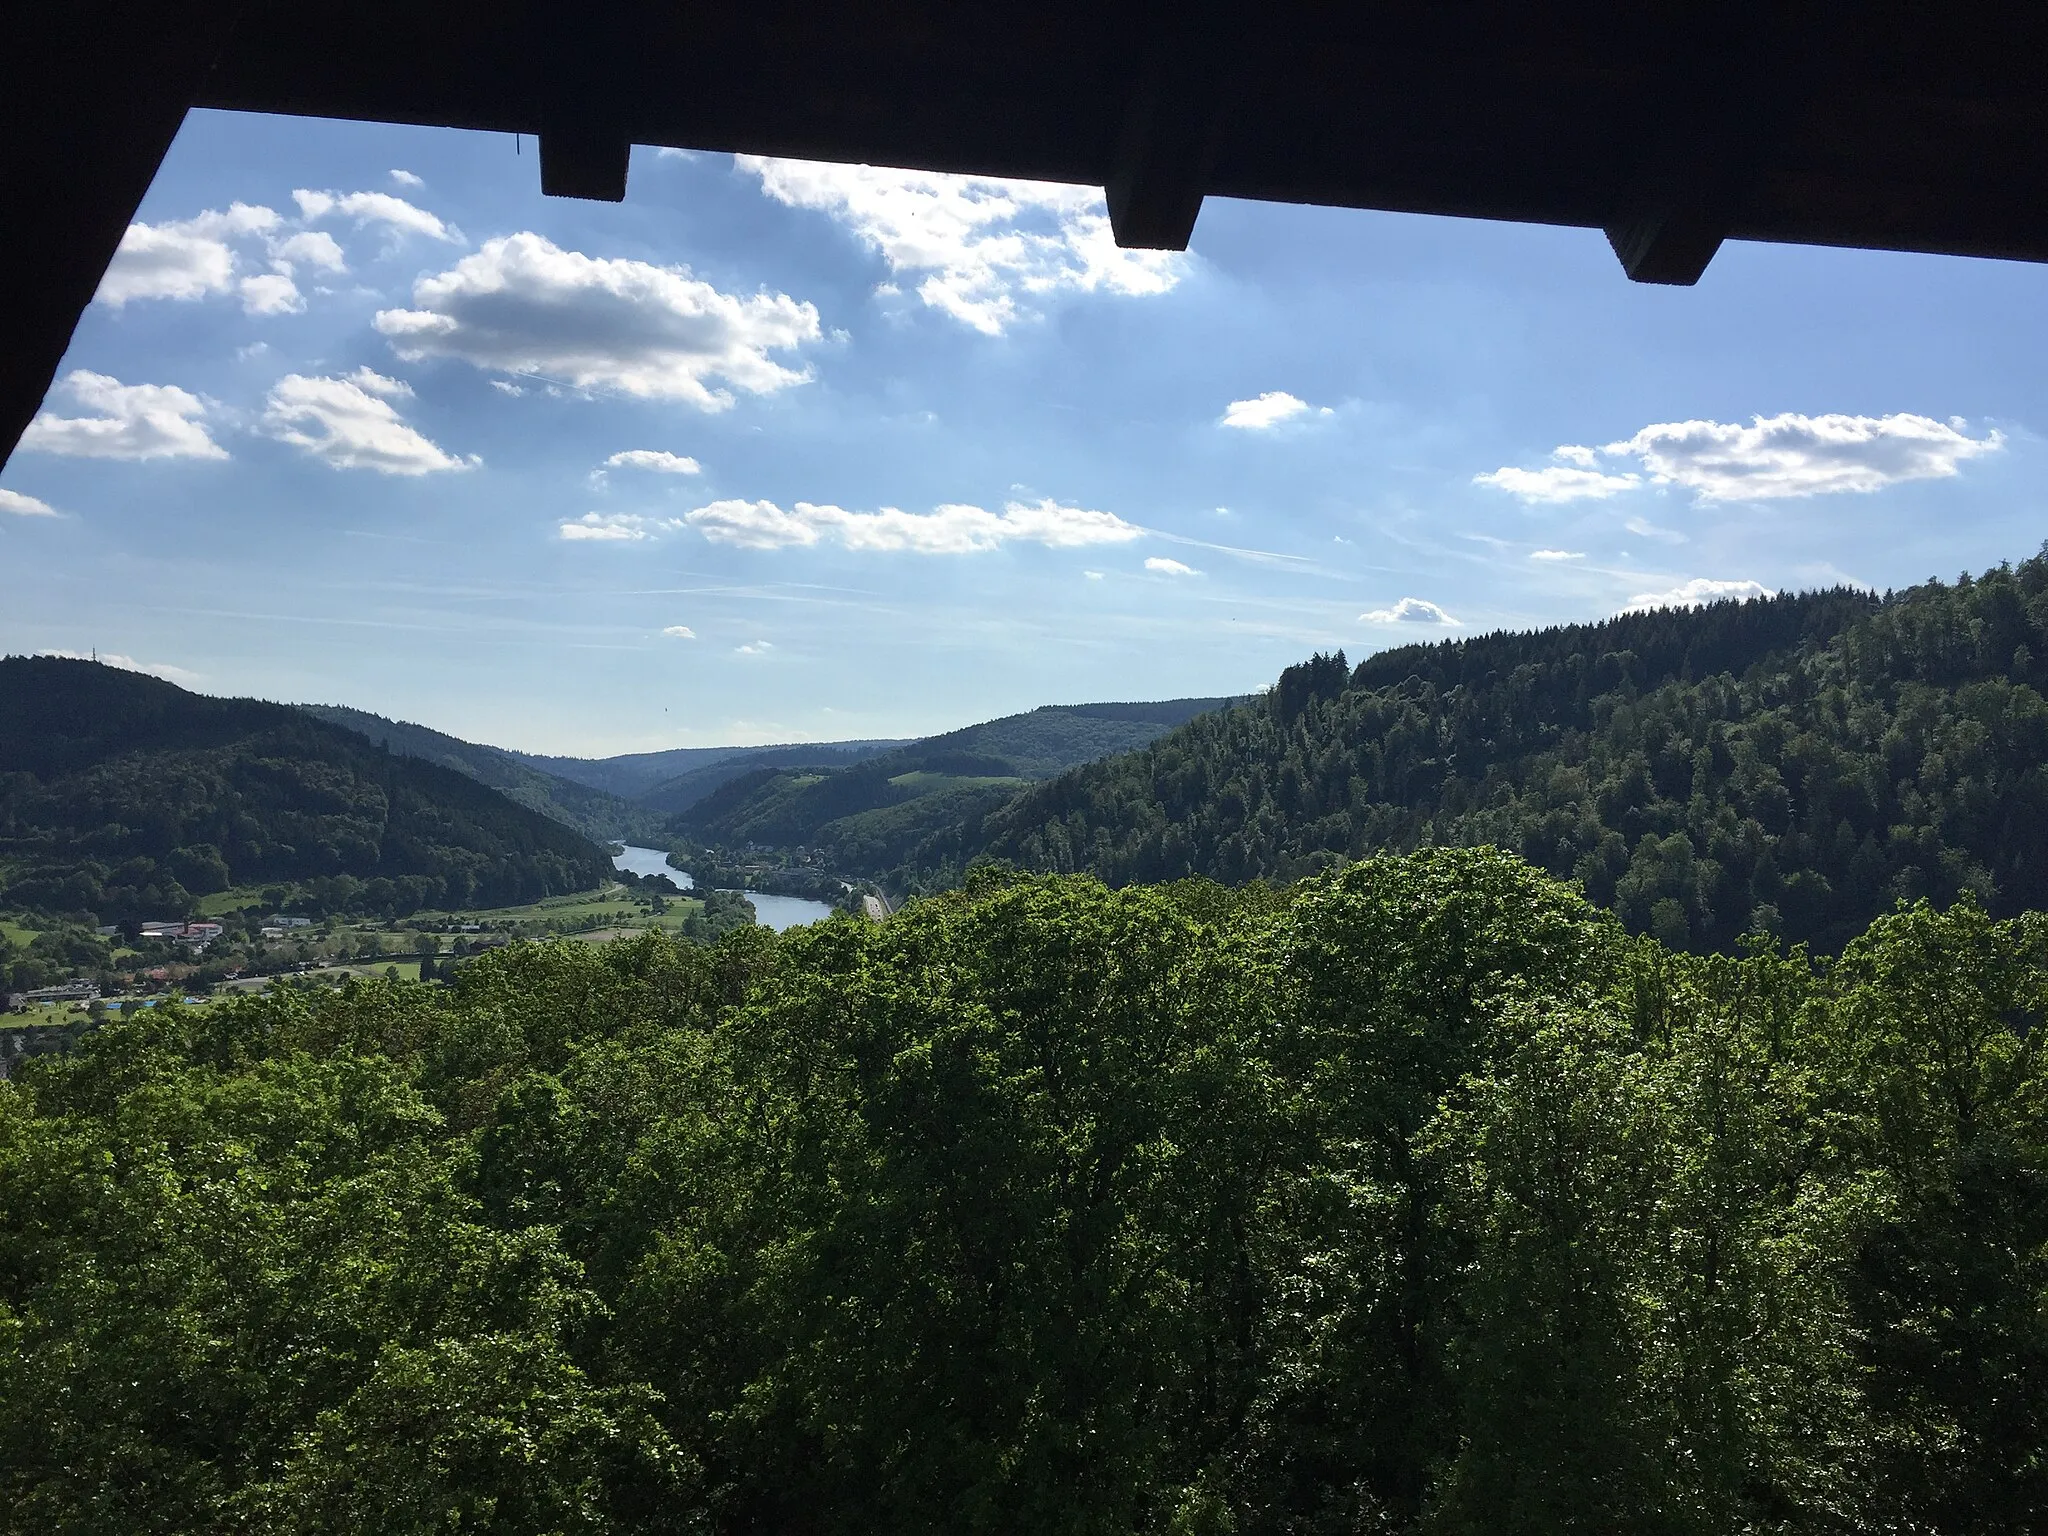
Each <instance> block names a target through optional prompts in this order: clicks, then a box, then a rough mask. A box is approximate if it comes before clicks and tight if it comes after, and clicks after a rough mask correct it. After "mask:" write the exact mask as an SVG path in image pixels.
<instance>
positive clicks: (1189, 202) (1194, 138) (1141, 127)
mask: <svg viewBox="0 0 2048 1536" xmlns="http://www.w3.org/2000/svg"><path fill="white" fill-rule="evenodd" d="M1219 22H1220V17H1219V8H1218V7H1216V6H1215V5H1212V4H1204V3H1195V4H1191V5H1189V6H1188V7H1187V8H1186V9H1185V10H1183V11H1181V12H1179V13H1178V14H1176V15H1175V16H1174V17H1173V18H1172V19H1171V20H1170V21H1169V20H1167V19H1166V18H1164V17H1162V18H1161V24H1160V28H1159V30H1158V31H1157V32H1156V33H1155V35H1154V36H1153V37H1151V38H1149V39H1148V40H1147V41H1146V43H1145V45H1144V46H1143V49H1142V52H1141V54H1140V59H1141V62H1140V64H1139V66H1138V70H1137V75H1136V78H1135V80H1134V81H1133V84H1132V89H1131V94H1130V98H1129V101H1128V103H1127V105H1126V106H1125V108H1124V115H1123V128H1122V131H1121V133H1119V134H1118V136H1117V143H1116V152H1115V157H1114V159H1113V161H1112V162H1111V166H1110V173H1109V178H1108V180H1107V182H1106V183H1105V184H1104V186H1103V189H1102V190H1103V196H1104V199H1105V201H1107V202H1108V204H1109V227H1110V231H1111V233H1112V234H1113V235H1114V236H1115V237H1116V243H1117V244H1118V245H1120V246H1122V247H1123V248H1124V249H1125V250H1144V251H1184V250H1186V249H1187V248H1188V241H1189V239H1190V238H1192V236H1193V235H1194V231H1195V220H1196V219H1197V218H1199V217H1200V216H1201V212H1202V199H1203V197H1204V196H1206V195H1207V193H1208V190H1209V176H1210V173H1211V171H1212V170H1213V169H1214V168H1215V164H1216V146H1217V141H1218V139H1219V138H1220V137H1221V134H1222V130H1223V119H1224V106H1225V98H1226V95H1227V92H1228V88H1229V86H1230V84H1231V82H1232V79H1233V74H1232V71H1231V69H1230V67H1229V63H1228V60H1227V59H1226V56H1225V52H1224V46H1223V33H1222V28H1221V26H1220V24H1219Z"/></svg>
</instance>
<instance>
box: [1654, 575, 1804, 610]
mask: <svg viewBox="0 0 2048 1536" xmlns="http://www.w3.org/2000/svg"><path fill="white" fill-rule="evenodd" d="M1777 595H1778V594H1777V593H1775V592H1773V591H1772V590H1771V589H1770V588H1769V587H1767V586H1765V585H1764V584H1763V583H1762V582H1760V581H1715V580H1713V579H1711V578H1709V577H1705V576H1695V577H1694V578H1693V579H1692V580H1691V581H1682V582H1680V583H1679V584H1678V585H1677V586H1675V587H1673V588H1672V589H1671V590H1670V591H1668V592H1638V593H1637V594H1636V595H1635V596H1634V597H1632V598H1630V599H1629V600H1628V606H1627V607H1626V608H1624V609H1622V610H1621V611H1622V612H1623V613H1638V612H1640V611H1642V610H1643V609H1645V608H1697V607H1699V606H1700V605H1701V604H1703V603H1718V602H1720V601H1722V600H1723V599H1724V598H1731V597H1733V598H1750V597H1776V596H1777Z"/></svg>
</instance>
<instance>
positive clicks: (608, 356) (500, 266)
mask: <svg viewBox="0 0 2048 1536" xmlns="http://www.w3.org/2000/svg"><path fill="white" fill-rule="evenodd" d="M413 303H414V304H415V305H416V306H417V307H416V308H413V309H387V310H382V311H380V312H379V313H378V315H377V321H376V324H377V329H378V330H379V331H381V332H383V333H384V335H385V336H387V337H388V338H390V341H391V346H392V349H393V350H394V351H396V352H397V353H398V355H399V356H400V357H402V358H405V359H406V360H407V361H409V362H414V361H419V360H421V359H424V358H430V357H454V358H460V359H461V360H463V361H464V362H467V363H472V364H474V365H475V366H477V367H479V368H488V369H493V370H496V371H499V372H503V373H511V374H538V375H542V376H544V377H549V378H556V379H566V380H568V381H569V382H570V383H572V384H575V385H577V386H579V387H582V388H606V389H616V390H621V391H623V392H624V393H626V394H629V395H639V396H642V397H645V398H649V399H667V400H684V401H688V402H689V403H690V404H692V405H695V406H697V407H698V408H699V409H702V410H707V411H718V410H723V409H725V408H726V407H727V406H729V405H731V404H732V399H733V397H732V395H731V393H730V392H729V391H727V390H724V389H713V388H711V387H710V385H709V384H708V382H707V381H709V380H712V379H722V380H724V381H725V382H726V383H727V384H730V385H732V386H734V387H736V388H739V389H743V390H745V391H747V392H748V393H750V394H757V395H765V394H769V393H772V392H773V391H775V390H778V389H783V388H786V387H788V386H789V385H791V384H800V383H802V382H804V381H805V380H806V379H808V378H809V377H810V374H809V372H808V371H804V372H797V371H795V370H792V369H789V368H785V367H783V366H782V365H781V364H780V363H777V362H774V361H772V360H771V359H770V358H769V356H768V354H769V353H770V352H777V351H789V350H792V349H794V348H797V347H800V346H802V345H804V344H805V343H807V342H813V341H816V340H817V339H818V337H819V327H818V312H817V310H816V309H814V308H813V307H812V306H811V305H809V304H801V303H798V302H797V301H796V300H795V299H792V298H790V297H788V296H787V295H786V294H779V293H778V294H766V293H757V294H753V295H751V296H746V297H742V296H738V295H734V294H728V293H721V292H719V291H718V289H716V288H714V287H712V286H711V285H710V284H709V283H706V282H701V281H699V280H698V279H696V278H694V277H692V276H690V274H689V271H688V269H686V268H683V267H657V266H654V265H652V264H650V263H648V262H644V261H624V260H607V259H600V258H597V257H592V256H586V255H584V254H583V253H582V252H580V251H565V250H562V249H561V248H560V247H558V246H557V245H555V244H554V243H553V242H552V241H550V240H547V239H545V238H543V237H542V236H540V235H536V234H531V233H527V234H518V235H510V236H506V237H504V238H502V239H497V240H491V241H488V242H487V243H486V244H485V245H484V247H483V248H482V249H481V250H479V251H477V252H476V253H475V254H473V255H470V256H465V257H464V258H463V259H462V260H461V261H459V262H457V263H456V264H455V265H454V266H453V267H451V268H450V269H449V270H448V271H446V272H442V273H439V274H438V275H436V276H432V277H423V278H421V279H420V280H419V281H418V282H417V283H415V284H414V285H413Z"/></svg>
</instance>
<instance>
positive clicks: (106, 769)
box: [0, 657, 609, 922]
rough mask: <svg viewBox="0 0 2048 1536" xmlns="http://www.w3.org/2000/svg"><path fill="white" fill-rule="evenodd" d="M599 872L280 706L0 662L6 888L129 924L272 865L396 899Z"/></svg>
mask: <svg viewBox="0 0 2048 1536" xmlns="http://www.w3.org/2000/svg"><path fill="white" fill-rule="evenodd" d="M608 872H609V862H608V861H607V860H606V859H605V857H604V855H603V853H602V851H601V850H599V849H598V848H597V847H595V846H594V845H593V844H591V843H589V842H587V841H586V840H585V839H583V838H581V837H579V836H577V835H576V834H575V833H573V832H571V831H569V830H568V829H567V828H565V827H562V826H560V825H558V824H556V823H555V822H552V821H549V820H547V819H546V818H545V817H542V816H539V815H536V814H535V813H534V812H532V811H529V810H526V809H524V808H522V807H520V806H516V805H514V804H512V803H511V802H510V801H508V800H506V799H505V798H504V797H502V796H500V795H499V794H497V793H496V792H494V791H492V790H490V789H487V788H485V787H484V786H483V785H481V784H478V783H476V782H475V781H473V780H471V779H469V778H466V777H464V776H463V775H461V774H458V773H455V772H453V771H451V770H448V769H445V768H439V767H435V766H433V765H431V764H428V763H425V762H421V761H419V760H417V759H414V758H409V757H403V756H394V755H392V754H390V753H387V752H384V751H381V750H380V749H379V748H377V747H376V746H373V745H372V744H370V743H369V742H367V741H365V740H363V739H362V738H361V737H359V736H357V735H356V734H355V733H353V732H351V731H347V730H343V729H341V728H339V727H337V726H332V725H328V724H325V723H323V722H321V721H318V720H315V719H313V718H312V717H311V716H309V715H306V714H304V713H302V712H301V711H299V710H295V709H289V708H286V707H284V706H282V705H276V704H263V703H258V702H256V701H254V700H249V699H212V698H206V697H203V696H200V695H196V694H189V693H186V692H184V691H183V690H182V689H179V688H176V687H173V686H172V685H171V684H169V683H164V682H159V681H157V680H156V679H154V678H150V677H143V676H140V675H138V674H136V673H132V672H123V671H117V670H116V669H114V668H112V667H101V666H96V665H94V664H92V663H90V662H82V661H67V660H60V659H56V658H51V657H9V658H6V659H5V660H0V876H4V880H5V896H6V899H7V900H8V901H10V902H11V903H14V904H16V905H19V906H23V907H28V908H33V909H38V910H41V911H45V912H52V913H88V914H97V915H98V916H99V917H100V918H102V919H104V920H105V921H108V922H116V921H120V922H132V921H137V920H140V919H143V918H159V917H178V916H182V915H185V914H186V913H187V912H189V911H190V910H191V909H192V907H193V906H194V904H195V902H196V900H197V899H198V898H199V897H201V896H204V895H207V894H210V893H213V892H217V891H222V890H225V889H227V888H228V887H229V886H230V885H249V884H259V883H262V882H266V881H288V882H296V883H298V884H299V885H300V886H301V888H302V894H303V895H305V896H306V897H307V899H309V900H311V901H312V902H314V903H315V904H317V905H319V906H322V907H325V908H326V909H328V910H343V911H370V912H380V913H385V914H402V913H406V912H411V911H416V910H418V909H420V908H422V907H442V908H449V907H462V906H488V905H494V904H498V903H506V904H510V903H517V902H525V901H532V900H535V899H537V898H540V897H542V896H547V895H551V894H554V893H557V892H562V891H572V890H583V889H588V888H590V887H592V886H595V885H598V884H599V883H601V882H602V881H603V879H604V878H605V876H606V875H607V874H608Z"/></svg>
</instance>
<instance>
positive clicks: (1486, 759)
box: [911, 557, 2048, 950]
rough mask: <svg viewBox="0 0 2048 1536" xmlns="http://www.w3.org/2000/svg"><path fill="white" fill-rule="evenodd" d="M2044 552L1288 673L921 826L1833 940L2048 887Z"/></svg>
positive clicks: (1173, 861) (1121, 877) (946, 853)
mask: <svg viewBox="0 0 2048 1536" xmlns="http://www.w3.org/2000/svg"><path fill="white" fill-rule="evenodd" d="M2044 688H2048V559H2043V558H2039V557H2037V558H2035V559H2032V560H2028V561H2026V562H2024V563H2022V564H2021V565H2019V566H2018V567H2016V568H2004V567H2001V568H1999V569H1997V570H1994V571H1991V572H1989V573H1988V574H1986V575H1985V576H1983V577H1982V578H1980V579H1976V580H1972V579H1970V578H1968V577H1964V578H1961V579H1959V580H1958V581H1957V582H1956V583H1954V584H1952V585H1951V584H1945V583H1940V582H1931V583H1929V584H1927V585H1925V586H1922V587H1916V588H1913V589H1911V590H1908V591H1904V592H1900V593H1896V594H1891V595H1888V596H1886V597H1884V598H1882V599H1880V598H1878V597H1876V596H1874V595H1870V594H1864V593H1858V592H1851V591H1833V592H1820V593H1810V594H1803V595H1799V596H1786V597H1778V598H1770V599H1760V600H1755V601H1751V602H1747V603H1722V604H1716V605H1713V606H1711V607H1707V608H1702V609H1694V610H1682V611H1675V610H1662V611H1658V612H1653V613H1641V614H1628V615H1623V616H1621V617H1619V618H1616V619H1613V620H1610V621H1608V622H1607V623H1605V624H1600V625H1580V626H1572V627H1569V628H1563V629H1555V630H1549V631H1545V632H1543V633H1540V634H1533V635H1491V636H1484V637H1481V638H1478V639H1474V640H1467V641H1459V642H1452V643H1447V644H1442V645H1435V646H1415V647H1408V648H1405V649H1402V650H1397V651H1390V652H1387V653H1384V654H1382V655H1378V656H1374V657H1372V658H1370V659H1368V660H1367V661H1365V662H1363V663H1362V664H1360V666H1359V667H1358V668H1357V669H1356V670H1355V671H1352V670H1349V669H1347V668H1346V666H1345V665H1344V663H1343V659H1342V658H1341V657H1331V658H1323V657H1318V658H1316V659H1315V660H1314V661H1311V662H1309V663H1305V664H1304V665H1302V666H1300V667H1295V668H1290V669H1289V670H1288V672H1287V673H1286V674H1285V675H1284V676H1283V677H1282V678H1281V680H1280V683H1279V685H1278V686H1277V687H1276V688H1275V689H1274V690H1272V692H1270V693H1269V694H1268V695H1266V696H1265V697H1264V698H1263V699H1261V700H1258V701H1254V702H1253V703H1250V704H1248V705H1245V706H1243V707H1240V708H1236V709H1231V710H1225V711H1220V712H1218V713H1215V714H1210V715H1204V716H1200V717H1198V718H1196V719H1195V720H1192V721H1190V722H1189V723H1188V724H1187V725H1185V726H1183V727H1181V728H1180V729H1179V730H1177V731H1175V732H1173V733H1172V734H1170V735H1168V736H1166V737H1163V738H1161V739H1160V740H1159V741H1158V742H1155V743H1154V744H1153V745H1152V746H1151V747H1149V748H1147V749H1146V750H1144V751H1142V752H1138V753H1134V754H1131V755H1129V756H1125V757H1121V758H1114V759H1110V760H1108V761H1105V762H1101V763H1096V764H1092V765H1090V766H1087V767H1084V768H1080V769H1077V770H1075V771H1074V772H1072V773H1069V774H1067V775H1065V776H1063V777H1061V778H1059V779H1056V780H1053V781H1051V782H1049V783H1046V784H1043V785H1039V786H1035V787H1034V788H1032V789H1031V790H1029V791H1027V792H1025V793H1024V794H1022V795H1021V796H1019V797H1018V798H1017V799H1016V800H1015V801H1013V802H1011V803H1010V804H1008V805H1005V806H1003V807H1001V808H999V809H997V810H995V811H993V812H991V813H990V814H988V815H987V816H986V817H984V818H981V819H979V820H977V821H975V822H972V823H969V824H967V825H965V826H963V827H962V828H960V829H959V830H958V831H956V832H953V833H950V834H944V835H941V836H938V837H935V838H933V839H931V840H929V841H928V842H927V843H926V844H925V845H923V847H922V848H921V849H920V850H919V851H918V852H917V853H916V854H915V855H914V856H913V858H912V860H911V865H912V877H913V878H922V879H923V880H925V881H927V882H929V881H933V880H938V881H943V880H945V879H947V878H950V877H951V872H952V871H957V870H958V869H959V868H960V867H961V866H962V865H964V864H965V863H966V862H967V861H968V860H969V859H971V858H972V857H974V856H976V855H978V854H984V853H986V854H991V855H995V856H997V857H1001V858H1005V859H1009V860H1012V861H1014V862H1016V863H1019V864H1021V865H1024V866H1026V867H1030V868H1039V869H1049V870H1069V869H1085V870H1089V871H1092V872H1094V873H1096V874H1099V875H1100V876H1102V877H1103V878H1104V879H1107V880H1109V881H1110V882H1112V883H1115V884H1122V883H1126V882H1132V881H1156V880H1169V879H1176V878H1180V877H1182V876H1184V875H1188V874H1203V875H1209V876H1212V877H1214V878H1217V879H1220V880H1223V881H1226V882H1230V883H1239V882H1243V881H1247V880H1252V879H1259V878H1265V879H1273V880H1282V881H1285V880H1291V879H1296V878H1299V877H1300V876H1302V875H1304V874H1308V873H1312V872H1314V871H1316V870H1318V869H1322V868H1327V867H1329V866H1331V865H1333V864H1337V863H1340V862H1342V861H1344V860H1346V859H1355V858H1359V857H1362V856H1364V855H1365V854H1367V853H1369V852H1372V851H1374V850H1377V849H1408V848H1415V847H1420V846H1424V845H1428V844H1433V843H1434V844H1470V845H1477V844H1482V843H1483V844H1493V845H1496V846H1500V847H1504V848H1509V849H1512V850H1514V851H1516V852H1518V853H1521V854H1522V855H1523V856H1525V857H1526V858H1528V859H1529V860H1531V861H1532V862H1533V863H1535V864H1537V865H1539V866H1540V867H1542V868H1544V869H1545V870H1547V871H1549V872H1550V873H1551V874H1553V875H1557V876H1559V877H1562V878H1570V879H1576V880H1579V881H1580V882H1582V883H1583V885H1584V888H1585V889H1586V891H1587V892H1588V893H1589V894H1590V895H1591V896H1592V898H1593V899H1594V900H1595V901H1596V902H1598V903H1600V904H1602V905H1612V906H1613V907H1614V908H1615V909H1616V910H1618V911H1619V912H1620V913H1621V915H1622V917H1623V919H1624V921H1625V922H1626V923H1627V925H1628V926H1629V928H1630V929H1632V930H1634V931H1637V932H1652V931H1653V932H1655V933H1657V934H1658V935H1659V937H1661V938H1663V939H1664V940H1665V941H1666V942H1667V943H1670V944H1673V945H1676V946H1681V947H1691V948H1696V949H1727V948H1730V947H1731V946H1732V945H1733V944H1734V942H1735V940H1736V939H1737V937H1738V936H1739V935H1741V934H1742V933H1743V932H1745V931H1748V930H1750V929H1756V928H1761V929H1765V930H1769V931H1774V932H1777V933H1780V934H1782V935H1784V936H1785V937H1786V938H1788V939H1792V940H1802V941H1811V942H1813V943H1815V944H1817V945H1819V946H1821V947H1823V948H1825V949H1829V950H1833V949H1838V948H1839V947H1840V946H1841V945H1842V944H1843V943H1845V942H1846V941H1847V940H1848V939H1849V938H1850V937H1851V936H1852V935H1853V934H1855V933H1856V932H1858V931H1859V930H1860V929H1861V928H1862V927H1863V926H1864V925H1865V924H1867V923H1868V922H1869V921H1870V920H1871V919H1872V918H1873V917H1875V916H1876V915H1877V914H1879V913H1881V912H1884V911H1887V910H1889V909H1890V908H1891V907H1892V906H1893V905H1894V903H1895V902H1897V901H1899V900H1902V899H1903V900H1908V901H1910V900H1913V899H1916V898H1918V897H1921V896H1926V897H1929V898H1931V899H1933V900H1935V901H1936V902H1947V901H1949V900H1951V899H1953V898H1954V897H1955V896H1956V895H1957V894H1958V893H1959V892H1963V891H1969V892H1972V893H1974V894H1975V895H1976V896H1977V897H1978V898H1979V899H1980V900H1981V901H1983V902H1984V903H1985V905H1986V906H1987V907H1988V908H1989V909H1990V910H1991V911H1993V912H1994V913H1998V914H2011V913H2016V912H2019V911H2022V910H2026V909H2030V908H2037V907H2048V702H2044V700H2043V697H2042V692H2043V689H2044Z"/></svg>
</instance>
